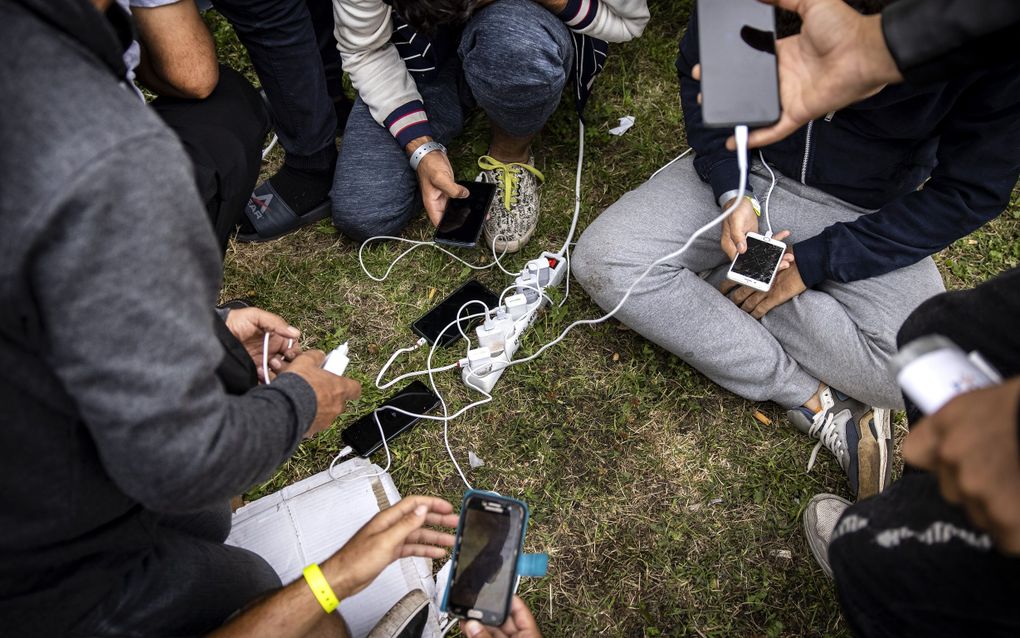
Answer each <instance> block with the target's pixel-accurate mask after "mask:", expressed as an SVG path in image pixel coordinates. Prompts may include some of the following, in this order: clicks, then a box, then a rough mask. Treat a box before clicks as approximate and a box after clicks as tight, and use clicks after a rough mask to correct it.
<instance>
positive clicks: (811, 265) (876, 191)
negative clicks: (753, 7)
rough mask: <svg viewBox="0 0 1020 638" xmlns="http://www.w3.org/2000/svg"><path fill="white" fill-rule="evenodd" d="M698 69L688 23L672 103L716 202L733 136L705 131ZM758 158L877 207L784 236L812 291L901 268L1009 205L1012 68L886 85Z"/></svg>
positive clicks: (1019, 150) (732, 174) (1017, 127)
mask: <svg viewBox="0 0 1020 638" xmlns="http://www.w3.org/2000/svg"><path fill="white" fill-rule="evenodd" d="M697 63H698V33H697V22H696V18H695V17H693V16H692V18H691V22H690V24H689V26H688V28H687V33H686V35H685V36H684V38H683V40H682V42H681V43H680V56H679V57H678V58H677V63H676V64H677V70H678V71H679V74H680V97H681V102H682V105H683V109H684V120H685V123H686V129H687V139H688V142H689V143H690V145H691V147H692V148H694V150H695V152H696V153H697V157H696V159H695V167H696V169H697V171H698V174H699V175H700V176H701V178H702V179H703V180H705V181H706V182H708V183H710V184H711V185H712V188H713V191H714V192H715V195H716V198H718V197H719V196H720V195H721V194H723V193H725V192H726V191H729V190H732V189H734V188H737V181H738V179H737V178H738V170H737V162H736V156H735V154H734V153H733V152H730V151H727V150H726V148H725V146H724V143H725V140H726V138H727V137H728V136H729V135H730V134H731V133H732V131H729V130H725V129H710V128H706V127H705V126H704V125H703V124H702V120H701V107H700V106H699V105H698V103H697V99H696V98H697V94H698V92H699V91H700V84H699V83H698V82H697V81H695V80H694V78H692V77H691V68H692V67H693V66H694V65H695V64H697ZM763 153H764V156H765V159H766V161H768V162H769V164H770V165H771V166H772V167H773V168H775V169H778V170H779V171H780V172H781V173H782V174H783V175H785V176H787V177H789V178H791V179H796V180H798V181H800V182H803V183H805V184H808V185H810V186H814V187H816V188H819V189H821V190H823V191H825V192H827V193H829V194H831V195H834V196H836V197H838V198H840V199H842V200H844V201H846V202H849V203H851V204H855V205H857V206H861V207H863V208H868V209H874V212H872V213H870V214H867V215H862V216H861V217H859V218H858V219H856V220H855V221H853V222H851V223H839V224H834V225H832V226H830V227H828V228H826V229H825V230H824V231H823V232H822V233H821V234H819V235H816V236H814V237H794V238H792V239H793V241H795V242H796V244H795V249H794V253H795V255H796V258H797V266H798V270H799V271H800V274H801V277H802V278H803V279H804V283H805V284H806V285H807V286H808V287H813V286H816V285H818V284H820V283H821V282H823V281H825V280H827V279H831V280H834V281H840V282H847V281H855V280H859V279H865V278H868V277H875V276H878V275H881V274H884V273H887V272H890V271H892V270H895V269H897V268H902V267H904V266H908V265H910V264H913V263H915V262H917V261H919V260H921V259H923V258H924V257H927V256H929V255H931V254H933V253H936V252H938V251H940V250H942V249H943V248H945V247H946V246H948V245H949V244H951V243H952V242H953V241H955V240H957V239H959V238H961V237H963V236H965V235H967V234H969V233H971V232H973V231H974V230H975V229H977V228H978V227H980V226H981V225H982V224H984V223H985V222H987V221H988V220H990V219H992V218H994V217H995V216H997V215H998V214H999V213H1001V212H1002V210H1003V209H1004V208H1005V207H1006V205H1007V204H1008V203H1009V197H1010V193H1011V191H1012V189H1013V186H1014V185H1015V184H1016V182H1017V176H1018V173H1020V63H1018V62H1016V61H1007V62H1004V63H1001V64H999V65H997V66H994V67H992V68H989V69H986V70H979V71H970V72H967V73H964V74H960V75H958V76H957V77H956V78H955V79H953V80H952V81H949V82H940V83H935V84H928V85H925V86H922V87H917V86H913V85H911V84H901V85H897V86H890V87H888V88H886V89H884V90H883V91H881V92H880V93H878V94H877V95H874V96H872V97H871V98H868V99H866V100H863V101H861V102H858V103H857V104H853V105H851V106H849V107H847V108H845V109H843V110H841V111H838V112H836V113H833V114H830V115H829V116H827V117H825V118H822V119H819V120H816V121H814V122H811V123H809V124H808V125H807V126H805V127H804V128H802V129H801V130H799V131H797V132H796V133H794V134H793V135H791V136H790V137H788V138H786V139H785V140H783V141H781V142H778V143H776V144H773V145H772V146H768V147H766V148H765V149H763ZM926 180H927V181H926ZM922 184H923V185H924V187H923V188H920V187H921V185H922ZM776 230H777V231H778V230H782V229H776Z"/></svg>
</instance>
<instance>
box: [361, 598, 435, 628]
mask: <svg viewBox="0 0 1020 638" xmlns="http://www.w3.org/2000/svg"><path fill="white" fill-rule="evenodd" d="M428 605H429V599H428V597H427V596H426V595H425V592H423V591H422V590H420V589H412V590H411V591H409V592H407V593H406V594H404V597H403V598H401V599H400V600H399V601H397V604H395V605H393V607H392V608H390V610H389V611H388V612H386V614H385V615H384V616H383V617H382V618H381V619H380V620H379V622H378V623H377V624H376V626H375V627H373V628H372V631H370V632H369V633H368V635H367V636H365V638H393V636H397V635H399V634H400V633H401V632H402V631H404V630H405V629H406V628H407V626H408V625H409V624H410V623H411V622H412V621H413V620H415V619H416V618H417V617H418V614H419V613H421V610H422V609H425V608H427V607H428Z"/></svg>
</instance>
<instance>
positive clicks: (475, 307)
mask: <svg viewBox="0 0 1020 638" xmlns="http://www.w3.org/2000/svg"><path fill="white" fill-rule="evenodd" d="M469 301H480V302H482V303H484V304H485V305H486V307H488V308H495V307H496V306H498V305H499V297H497V296H496V294H495V293H493V292H492V291H491V290H489V289H488V288H486V287H485V286H483V285H482V284H480V283H478V282H477V281H475V280H474V279H472V280H470V281H468V282H467V283H465V284H464V285H463V286H461V287H460V288H458V289H457V290H455V291H453V293H451V294H450V296H449V297H447V298H446V299H443V300H442V301H440V302H439V304H438V305H437V306H436V307H435V308H433V309H432V310H429V311H428V312H426V313H425V314H424V315H422V316H421V317H420V318H419V319H418V320H417V321H415V322H414V323H412V324H411V330H413V331H414V332H415V333H416V334H418V335H421V336H422V337H425V339H426V340H428V342H429V343H436V341H437V340H438V341H439V345H440V346H443V347H446V346H449V345H452V344H454V343H455V342H456V341H457V340H458V339H460V331H459V330H457V324H454V325H452V326H451V325H450V324H451V323H453V322H454V321H456V320H457V311H458V310H460V309H461V307H463V306H464V304H466V303H468V302H469ZM482 310H483V308H482V306H481V305H480V304H471V305H470V306H468V307H467V308H464V312H462V313H461V316H462V317H466V316H470V315H473V314H478V313H479V312H482ZM476 322H477V319H461V321H460V326H461V328H462V329H463V330H464V332H467V331H468V330H469V329H470V328H471V325H472V324H474V323H476ZM447 326H449V327H448V328H447ZM444 328H445V329H446V330H445V331H444Z"/></svg>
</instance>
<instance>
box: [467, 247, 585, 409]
mask: <svg viewBox="0 0 1020 638" xmlns="http://www.w3.org/2000/svg"><path fill="white" fill-rule="evenodd" d="M566 274H567V264H566V260H565V259H563V258H562V257H560V256H559V255H556V254H554V253H549V252H545V253H542V256H541V257H539V258H538V259H532V260H531V261H529V262H528V263H527V264H526V265H525V266H524V269H523V270H522V271H521V274H520V275H518V276H517V280H516V281H515V282H514V283H515V285H516V288H517V290H516V291H515V293H514V294H513V295H510V296H509V297H507V298H506V299H504V300H503V303H502V304H501V305H500V306H499V307H498V308H495V309H493V310H492V311H491V312H490V313H489V315H488V316H487V317H486V318H485V321H484V322H483V323H482V325H480V326H478V327H477V328H475V334H476V335H477V337H478V347H477V348H474V349H472V350H470V351H469V352H468V356H467V357H466V358H464V359H462V360H461V362H460V365H461V368H462V371H461V378H462V379H463V380H464V383H466V384H467V385H469V386H471V387H473V388H476V389H478V390H481V391H482V392H484V393H486V394H490V393H491V392H492V388H493V386H495V385H496V381H498V380H499V378H500V376H502V374H503V370H505V369H506V367H507V366H508V365H509V364H510V361H511V360H512V359H513V356H514V353H515V352H517V348H518V347H519V346H520V339H521V335H523V334H524V331H525V330H527V329H528V328H530V327H531V325H532V324H534V323H535V319H537V318H538V314H539V312H540V311H541V310H542V309H543V308H544V307H545V306H547V305H548V304H549V299H548V297H547V296H546V295H545V294H544V292H545V289H546V288H551V287H555V286H559V285H560V284H561V283H563V278H564V277H565V276H566Z"/></svg>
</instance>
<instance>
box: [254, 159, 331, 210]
mask: <svg viewBox="0 0 1020 638" xmlns="http://www.w3.org/2000/svg"><path fill="white" fill-rule="evenodd" d="M269 183H270V184H272V185H273V188H275V189H276V192H277V193H279V194H280V197H282V198H283V201H285V202H287V205H288V206H290V208H291V210H293V211H294V212H295V213H297V214H298V215H304V214H305V213H307V212H308V211H310V210H312V209H313V208H315V207H316V206H318V205H319V204H321V203H322V202H323V201H325V200H326V199H328V198H329V189H330V188H332V187H333V169H332V167H331V168H329V169H326V170H321V171H309V170H304V169H300V168H293V167H291V166H288V165H287V164H286V163H284V165H283V167H282V168H280V170H279V172H277V173H276V175H273V176H272V177H270V178H269Z"/></svg>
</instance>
